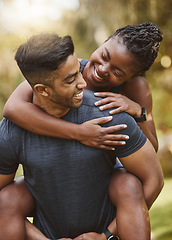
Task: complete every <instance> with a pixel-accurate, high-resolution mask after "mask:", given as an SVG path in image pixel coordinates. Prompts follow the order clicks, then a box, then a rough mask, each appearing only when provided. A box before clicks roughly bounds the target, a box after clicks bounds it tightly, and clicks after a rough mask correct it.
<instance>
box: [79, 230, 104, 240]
mask: <svg viewBox="0 0 172 240" xmlns="http://www.w3.org/2000/svg"><path fill="white" fill-rule="evenodd" d="M74 240H106V236H105V234H104V233H101V234H99V233H95V232H89V233H84V234H81V235H79V236H78V237H76V238H74Z"/></svg>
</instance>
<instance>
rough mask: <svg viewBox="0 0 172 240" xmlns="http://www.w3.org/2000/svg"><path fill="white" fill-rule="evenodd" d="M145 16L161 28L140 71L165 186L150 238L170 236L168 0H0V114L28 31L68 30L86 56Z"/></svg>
mask: <svg viewBox="0 0 172 240" xmlns="http://www.w3.org/2000/svg"><path fill="white" fill-rule="evenodd" d="M147 21H152V22H155V23H156V24H157V25H158V27H159V28H160V29H161V30H162V31H163V34H164V40H163V42H162V43H161V47H160V52H159V56H158V58H157V59H156V61H155V63H154V64H153V66H152V67H151V69H150V70H149V71H148V72H147V74H146V79H147V81H148V83H149V84H150V87H151V89H152V94H153V112H154V118H155V124H156V128H157V133H158V138H159V143H160V147H159V152H158V157H159V160H160V161H161V164H162V167H163V171H164V176H165V187H164V189H163V191H162V193H161V194H160V196H159V198H158V199H157V200H156V202H155V204H154V205H153V207H152V209H151V210H150V216H151V225H152V231H153V236H152V239H157V240H160V239H161V240H171V239H172V63H171V61H172V0H163V1H162V0H139V1H137V0H108V1H104V0H63V1H62V0H0V83H1V87H0V119H2V110H3V106H4V104H5V102H6V100H7V98H8V97H9V95H10V94H11V93H12V91H13V90H14V89H15V88H16V86H17V85H18V84H19V83H20V82H22V81H23V80H24V79H23V77H22V75H21V74H20V72H19V70H18V68H17V65H16V63H15V61H14V54H15V50H16V49H17V48H18V46H19V45H20V44H21V43H23V42H25V41H26V40H27V38H28V37H30V36H31V35H33V34H36V33H39V32H42V31H44V32H50V33H51V32H55V33H58V34H59V35H61V36H62V35H66V34H69V35H71V36H72V38H73V40H74V44H75V52H76V53H77V56H78V57H79V58H89V57H90V55H91V53H92V52H93V51H94V50H95V49H96V48H97V47H98V46H99V45H100V44H101V43H103V42H104V41H105V40H106V38H107V37H108V36H109V35H111V34H112V33H113V32H114V31H115V30H116V29H118V28H120V27H123V26H125V25H128V24H138V23H143V22H147ZM18 114H20V113H18Z"/></svg>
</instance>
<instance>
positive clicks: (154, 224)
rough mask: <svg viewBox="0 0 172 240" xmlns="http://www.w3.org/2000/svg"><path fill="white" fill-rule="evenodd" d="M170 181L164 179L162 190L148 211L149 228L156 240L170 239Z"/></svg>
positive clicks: (171, 197) (171, 207)
mask: <svg viewBox="0 0 172 240" xmlns="http://www.w3.org/2000/svg"><path fill="white" fill-rule="evenodd" d="M171 189H172V179H166V180H165V185H164V189H163V190H162V192H161V194H160V196H159V197H158V199H157V200H156V202H155V203H154V205H153V206H152V208H151V210H150V219H151V228H152V231H153V233H154V235H155V238H156V239H157V240H171V239H172V193H171Z"/></svg>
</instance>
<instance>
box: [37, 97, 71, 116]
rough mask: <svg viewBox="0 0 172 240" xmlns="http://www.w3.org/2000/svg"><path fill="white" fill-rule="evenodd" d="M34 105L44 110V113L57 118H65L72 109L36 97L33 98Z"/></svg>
mask: <svg viewBox="0 0 172 240" xmlns="http://www.w3.org/2000/svg"><path fill="white" fill-rule="evenodd" d="M33 104H35V105H36V106H37V107H39V108H40V109H42V110H43V111H44V112H46V113H48V114H49V115H52V116H54V117H56V118H61V117H63V116H64V115H65V114H67V113H68V112H69V110H70V108H66V107H64V106H62V105H58V104H57V103H54V102H52V101H49V100H47V99H46V100H45V99H44V98H39V97H37V96H35V95H34V96H33Z"/></svg>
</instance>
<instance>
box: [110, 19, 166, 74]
mask: <svg viewBox="0 0 172 240" xmlns="http://www.w3.org/2000/svg"><path fill="white" fill-rule="evenodd" d="M116 36H119V37H121V39H122V41H123V44H124V45H125V46H126V48H127V49H128V50H129V51H130V52H131V53H132V54H133V55H134V57H135V59H136V60H137V61H138V63H139V71H140V73H144V72H146V71H147V70H148V69H149V68H150V66H151V65H152V64H153V62H154V60H155V59H156V57H157V55H158V51H159V45H160V42H161V41H162V39H163V36H162V32H161V30H160V29H158V27H157V26H156V24H155V23H152V22H147V23H142V24H138V25H127V26H125V27H123V28H120V29H118V30H117V31H116V32H115V33H114V34H113V35H111V36H110V37H109V38H108V40H109V39H110V38H114V37H116Z"/></svg>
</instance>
